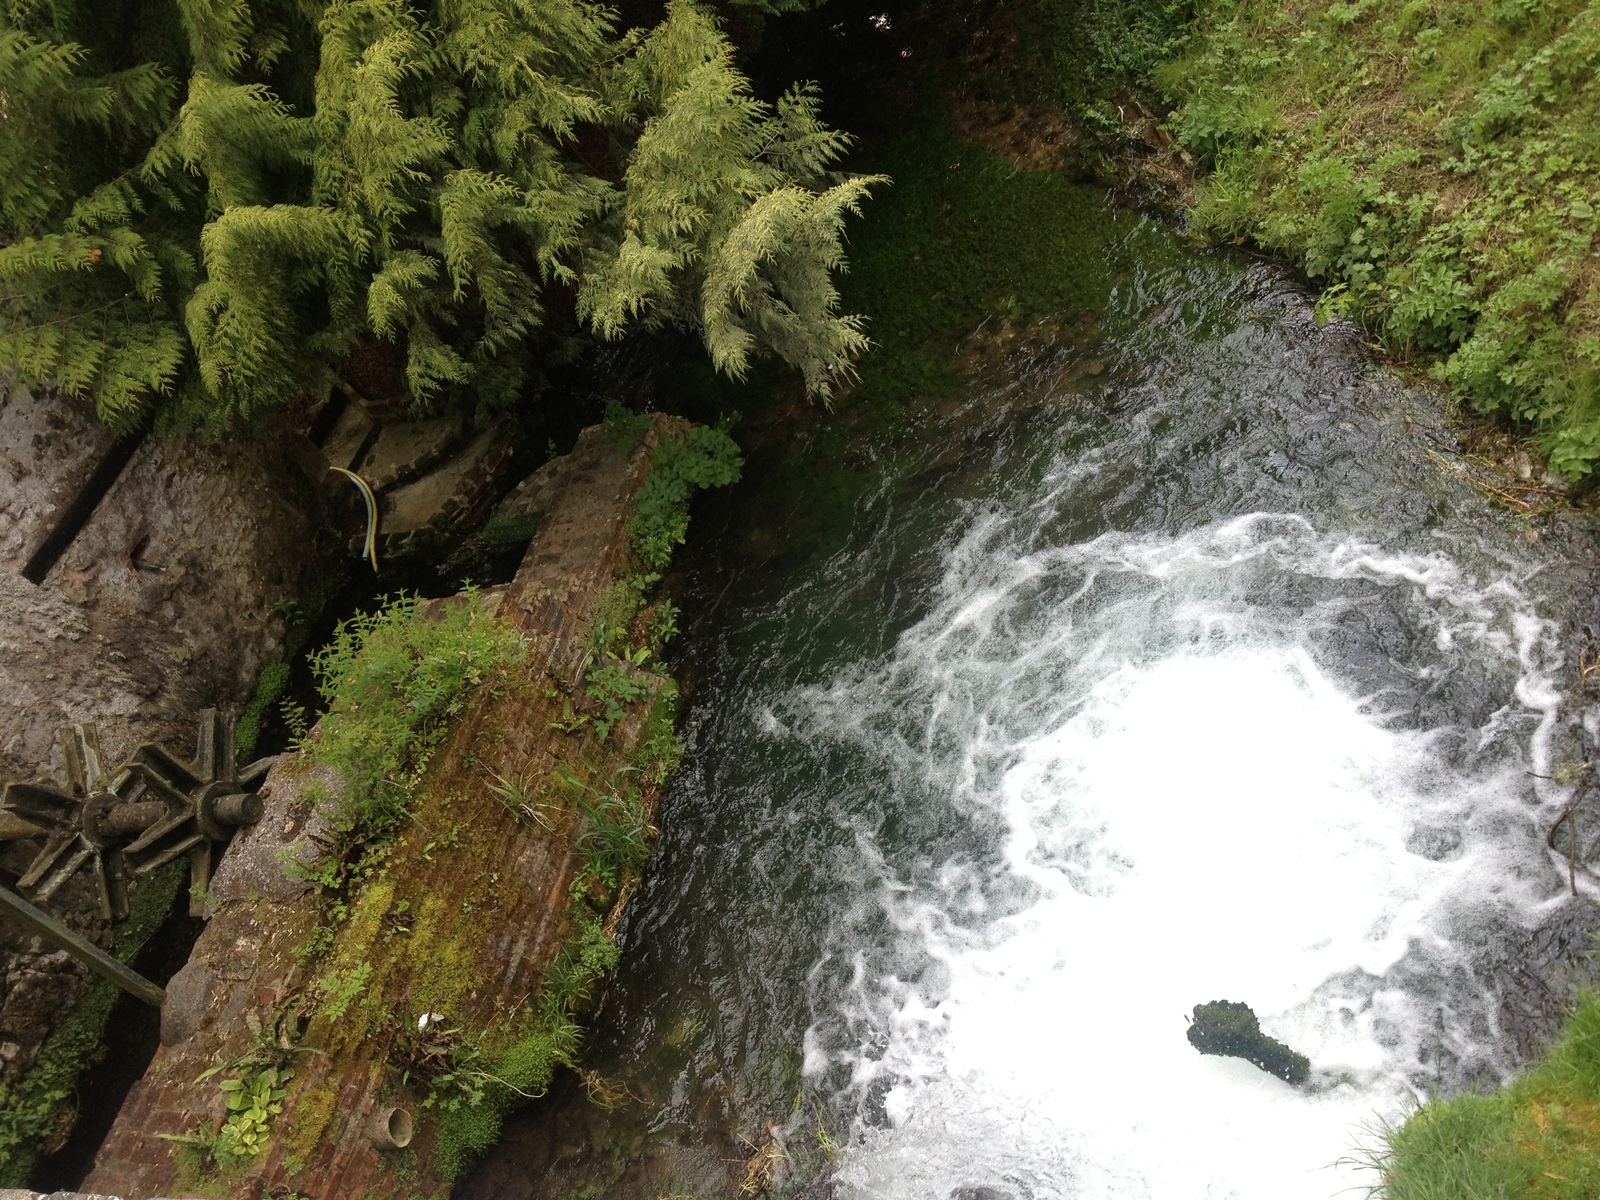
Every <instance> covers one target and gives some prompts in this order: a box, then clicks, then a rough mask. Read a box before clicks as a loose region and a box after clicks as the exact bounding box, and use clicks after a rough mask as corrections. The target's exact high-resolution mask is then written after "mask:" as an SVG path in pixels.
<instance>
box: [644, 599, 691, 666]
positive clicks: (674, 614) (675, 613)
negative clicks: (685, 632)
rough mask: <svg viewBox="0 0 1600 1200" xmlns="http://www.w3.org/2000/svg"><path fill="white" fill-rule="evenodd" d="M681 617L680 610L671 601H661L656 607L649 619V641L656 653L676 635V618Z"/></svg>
mask: <svg viewBox="0 0 1600 1200" xmlns="http://www.w3.org/2000/svg"><path fill="white" fill-rule="evenodd" d="M682 615H683V613H682V610H681V609H679V608H678V606H677V605H676V604H674V603H673V602H672V601H671V600H663V601H662V602H661V603H660V604H658V605H656V607H655V612H654V613H652V614H651V617H650V640H651V641H652V642H653V643H655V645H656V647H657V652H658V653H659V652H660V648H661V647H663V646H665V645H666V644H667V643H668V642H670V641H671V640H672V639H673V638H674V637H676V636H677V635H678V632H679V630H678V618H679V617H680V616H682Z"/></svg>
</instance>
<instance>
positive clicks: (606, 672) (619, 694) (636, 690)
mask: <svg viewBox="0 0 1600 1200" xmlns="http://www.w3.org/2000/svg"><path fill="white" fill-rule="evenodd" d="M648 654H649V651H648V650H643V652H642V656H641V657H640V659H639V662H633V661H629V660H613V661H611V662H602V663H597V664H596V665H594V666H593V667H590V668H589V671H588V673H587V674H586V675H585V676H584V683H585V685H586V686H585V687H584V695H586V696H588V698H589V699H590V701H592V702H593V703H594V704H595V705H596V706H597V707H598V710H599V711H598V714H597V715H596V716H595V717H594V718H593V721H594V727H595V732H597V733H598V734H599V735H600V736H601V738H604V737H606V736H607V735H608V734H609V733H610V732H611V730H612V728H613V727H614V726H615V725H616V723H617V722H618V721H620V720H622V718H623V717H625V716H627V715H628V705H630V704H632V703H633V702H634V701H635V700H638V699H639V698H641V697H642V696H646V695H648V694H649V692H650V683H649V677H648V676H645V677H644V678H641V677H640V676H638V675H636V674H635V673H634V671H633V670H631V669H630V668H634V667H637V666H638V665H639V663H642V662H643V656H647V655H648Z"/></svg>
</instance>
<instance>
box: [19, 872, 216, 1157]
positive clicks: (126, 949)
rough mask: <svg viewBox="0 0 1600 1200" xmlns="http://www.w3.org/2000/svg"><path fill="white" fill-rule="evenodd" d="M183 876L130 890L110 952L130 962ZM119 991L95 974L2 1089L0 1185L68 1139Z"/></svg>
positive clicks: (161, 877) (158, 878)
mask: <svg viewBox="0 0 1600 1200" xmlns="http://www.w3.org/2000/svg"><path fill="white" fill-rule="evenodd" d="M186 878H187V867H186V866H185V865H184V864H183V863H181V862H180V863H175V864H173V865H171V866H169V867H167V868H165V869H164V870H162V871H159V872H157V873H156V874H155V875H153V876H152V877H151V878H150V879H149V880H148V881H146V882H145V883H144V884H143V885H142V886H141V887H140V888H139V889H138V890H137V891H135V892H134V893H133V896H132V897H131V899H130V901H129V912H128V919H127V920H126V921H124V922H123V923H122V925H121V927H120V928H119V929H118V930H117V933H116V937H115V940H114V941H113V943H112V947H111V951H112V953H113V954H115V955H116V956H117V957H118V958H120V959H121V960H122V961H123V962H132V961H133V958H134V956H135V955H136V954H138V952H139V951H140V949H142V948H143V946H144V944H145V943H146V942H148V941H149V940H150V938H151V937H152V936H153V935H154V934H155V932H156V930H158V929H160V928H161V925H162V923H163V922H164V921H165V920H166V919H167V916H168V914H170V913H171V911H172V904H173V901H174V900H175V899H176V898H177V896H178V892H179V891H180V889H181V888H182V887H183V884H184V881H185V879H186ZM119 996H120V992H119V991H118V990H117V986H116V985H115V984H114V983H112V982H111V981H110V980H107V979H101V978H99V977H98V976H95V977H94V978H92V979H91V980H90V981H89V983H88V985H87V986H86V987H85V988H84V990H83V993H82V995H81V996H80V997H79V999H78V1003H77V1006H76V1007H75V1008H73V1010H72V1011H71V1012H70V1013H69V1014H68V1015H67V1016H66V1018H65V1019H64V1020H63V1021H62V1022H61V1024H60V1025H59V1026H58V1027H57V1028H56V1029H55V1030H54V1032H52V1033H51V1035H50V1037H49V1039H48V1040H46V1042H45V1043H44V1045H43V1046H42V1047H41V1048H40V1050H39V1057H38V1058H37V1059H36V1060H35V1061H34V1064H33V1067H32V1069H30V1070H29V1071H28V1073H27V1074H26V1075H24V1076H23V1077H22V1078H21V1080H19V1081H18V1082H16V1083H14V1084H11V1085H7V1086H0V1187H16V1188H21V1187H26V1186H27V1183H28V1173H29V1172H30V1171H31V1170H32V1169H33V1164H34V1162H35V1160H36V1159H37V1158H38V1157H39V1156H40V1155H43V1154H48V1153H50V1152H51V1151H52V1150H54V1149H56V1148H58V1147H59V1146H60V1145H61V1144H62V1143H64V1142H65V1141H66V1138H67V1135H68V1134H69V1133H71V1131H72V1126H73V1123H74V1121H76V1119H77V1114H78V1107H77V1084H78V1080H79V1078H80V1077H81V1076H82V1075H83V1073H84V1072H85V1071H86V1070H87V1069H88V1068H89V1067H91V1066H93V1065H94V1064H95V1063H97V1062H99V1061H100V1060H101V1059H102V1058H103V1057H105V1032H106V1024H107V1022H108V1021H110V1019H111V1012H112V1009H114V1008H115V1007H116V1004H117V1000H118V997H119Z"/></svg>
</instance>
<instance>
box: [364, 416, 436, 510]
mask: <svg viewBox="0 0 1600 1200" xmlns="http://www.w3.org/2000/svg"><path fill="white" fill-rule="evenodd" d="M460 440H461V439H460V436H459V431H458V429H457V426H456V423H455V422H454V421H452V420H451V419H450V418H448V417H436V418H434V419H433V420H431V421H399V422H396V423H394V424H390V425H385V426H384V427H383V429H382V430H380V431H379V433H378V438H377V441H375V442H373V443H372V448H371V449H370V450H368V451H367V452H366V454H364V455H362V458H361V465H360V466H359V467H357V468H356V473H357V474H358V475H360V476H361V477H362V478H363V479H365V480H366V481H367V483H368V484H369V485H370V486H371V487H372V490H373V491H375V492H381V491H383V490H384V489H386V488H390V487H393V486H394V485H395V484H397V483H405V482H406V481H408V480H411V479H415V478H417V476H419V475H421V474H422V473H423V472H424V471H426V470H428V469H429V468H430V467H433V466H435V465H436V464H438V463H440V462H442V461H443V460H444V456H445V455H446V454H447V453H449V451H450V448H451V447H452V446H454V445H456V444H457V443H458V442H459V441H460Z"/></svg>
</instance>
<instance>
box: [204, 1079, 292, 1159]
mask: <svg viewBox="0 0 1600 1200" xmlns="http://www.w3.org/2000/svg"><path fill="white" fill-rule="evenodd" d="M293 1074H294V1072H293V1071H289V1070H284V1069H281V1068H278V1067H271V1066H263V1067H260V1068H258V1069H256V1070H254V1071H251V1072H248V1073H246V1074H244V1075H240V1076H236V1077H235V1078H232V1079H224V1080H223V1081H222V1082H221V1083H219V1084H218V1085H217V1086H218V1087H219V1088H220V1089H221V1090H222V1092H223V1094H224V1095H226V1096H227V1098H228V1099H227V1104H228V1116H227V1119H226V1120H224V1121H223V1123H222V1126H221V1128H220V1129H218V1130H217V1136H216V1141H215V1143H214V1149H213V1154H214V1155H215V1156H216V1158H217V1160H218V1161H219V1163H221V1164H222V1165H224V1166H227V1165H229V1160H233V1161H248V1160H250V1159H253V1158H257V1157H259V1156H260V1155H261V1154H262V1153H263V1152H264V1151H265V1150H266V1148H267V1139H268V1137H269V1136H270V1134H271V1132H272V1118H273V1117H275V1116H277V1115H278V1114H280V1113H281V1112H283V1098H284V1097H285V1096H286V1095H288V1091H287V1089H286V1088H285V1087H284V1086H283V1085H284V1084H286V1083H287V1082H288V1081H289V1079H290V1077H292V1076H293Z"/></svg>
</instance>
